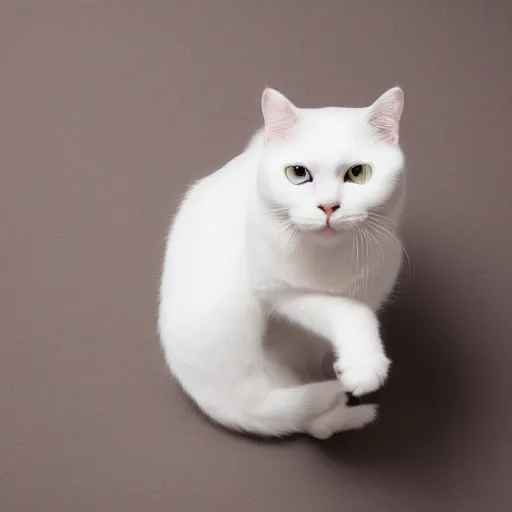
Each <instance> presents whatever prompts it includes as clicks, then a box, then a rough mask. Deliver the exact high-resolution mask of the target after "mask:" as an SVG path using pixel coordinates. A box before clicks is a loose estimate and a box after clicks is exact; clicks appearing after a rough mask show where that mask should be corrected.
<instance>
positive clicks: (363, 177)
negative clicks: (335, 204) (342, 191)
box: [345, 164, 372, 185]
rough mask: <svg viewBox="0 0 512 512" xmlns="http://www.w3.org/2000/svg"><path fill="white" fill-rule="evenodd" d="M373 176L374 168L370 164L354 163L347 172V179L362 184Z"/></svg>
mask: <svg viewBox="0 0 512 512" xmlns="http://www.w3.org/2000/svg"><path fill="white" fill-rule="evenodd" d="M371 176H372V168H371V167H370V166H369V165H368V164H357V165H353V166H352V167H351V168H350V169H349V170H348V171H347V173H346V174H345V181H350V182H352V183H357V184H358V185H361V184H363V183H366V182H367V181H368V180H369V179H370V178H371Z"/></svg>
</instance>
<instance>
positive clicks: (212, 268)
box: [163, 150, 256, 290]
mask: <svg viewBox="0 0 512 512" xmlns="http://www.w3.org/2000/svg"><path fill="white" fill-rule="evenodd" d="M255 176H256V165H255V162H254V155H253V154H251V152H250V151H247V150H246V151H244V152H243V153H241V154H240V155H238V156H237V157H235V158H234V159H233V160H231V161H230V162H228V163H227V164H226V165H225V166H224V167H222V168H220V169H219V170H217V171H215V172H214V173H212V174H211V175H209V176H207V177H205V178H203V179H201V180H199V181H198V182H197V183H196V184H195V185H193V186H192V187H191V189H190V190H189V191H188V193H187V194H186V196H185V197H184V199H183V201H182V203H181V205H180V207H179V209H178V212H177V214H176V216H175V218H174V221H173V222H172V224H171V228H170V232H169V237H168V241H167V248H166V255H165V262H164V276H163V285H164V286H166V283H171V282H172V283H173V286H172V287H173V289H175V290H176V289H179V288H181V285H183V286H191V282H192V280H191V277H193V282H195V283H197V282H199V283H200V282H201V280H208V282H210V283H212V284H213V282H215V281H217V280H218V281H221V280H225V279H226V274H227V273H229V274H230V275H232V276H233V275H237V274H239V275H241V274H242V273H243V271H244V269H241V268H239V267H240V265H241V263H240V262H243V261H245V258H244V257H243V251H245V250H246V249H245V240H246V235H245V233H246V230H245V228H246V219H247V205H248V194H249V190H250V187H251V181H252V180H254V179H255Z"/></svg>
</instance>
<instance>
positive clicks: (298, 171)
mask: <svg viewBox="0 0 512 512" xmlns="http://www.w3.org/2000/svg"><path fill="white" fill-rule="evenodd" d="M284 172H285V174H286V177H287V178H288V181H289V182H290V183H293V184H294V185H302V184H303V183H307V182H308V181H313V177H312V176H311V173H310V172H309V171H308V170H307V169H306V168H305V167H304V166H303V165H289V166H288V167H286V169H285V170H284Z"/></svg>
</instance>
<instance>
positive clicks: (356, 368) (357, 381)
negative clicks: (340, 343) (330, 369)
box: [334, 354, 391, 396]
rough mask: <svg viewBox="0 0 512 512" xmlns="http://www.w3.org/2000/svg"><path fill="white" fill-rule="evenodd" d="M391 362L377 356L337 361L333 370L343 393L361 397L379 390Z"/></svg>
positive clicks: (382, 355)
mask: <svg viewBox="0 0 512 512" xmlns="http://www.w3.org/2000/svg"><path fill="white" fill-rule="evenodd" d="M390 364H391V361H390V360H389V359H388V358H387V357H386V356H385V355H384V354H379V355H377V356H374V357H372V358H368V359H365V360H360V361H345V360H342V359H338V361H336V363H334V370H335V371H336V374H337V375H338V378H339V380H340V381H341V383H342V385H343V388H344V389H345V391H348V392H349V393H352V394H353V395H354V396H361V395H365V394H367V393H371V392H372V391H375V390H377V389H379V388H380V387H381V386H382V384H384V381H385V380H386V378H387V376H388V371H389V366H390Z"/></svg>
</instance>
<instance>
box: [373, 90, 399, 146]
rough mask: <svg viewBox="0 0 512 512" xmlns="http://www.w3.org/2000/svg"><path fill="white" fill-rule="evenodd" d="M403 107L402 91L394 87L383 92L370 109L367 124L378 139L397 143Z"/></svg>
mask: <svg viewBox="0 0 512 512" xmlns="http://www.w3.org/2000/svg"><path fill="white" fill-rule="evenodd" d="M403 105H404V94H403V92H402V89H400V88H399V87H395V88H393V89H390V90H389V91H387V92H385V93H384V94H383V95H382V96H381V97H380V98H379V99H378V100H377V101H376V102H375V103H374V104H373V105H372V106H371V107H370V116H369V118H368V122H369V124H370V125H371V126H372V127H373V128H374V129H375V132H376V134H377V136H378V137H380V138H381V139H384V140H389V141H391V142H392V143H393V144H397V143H398V139H399V124H400V117H401V115H402V110H403Z"/></svg>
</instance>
